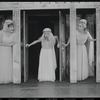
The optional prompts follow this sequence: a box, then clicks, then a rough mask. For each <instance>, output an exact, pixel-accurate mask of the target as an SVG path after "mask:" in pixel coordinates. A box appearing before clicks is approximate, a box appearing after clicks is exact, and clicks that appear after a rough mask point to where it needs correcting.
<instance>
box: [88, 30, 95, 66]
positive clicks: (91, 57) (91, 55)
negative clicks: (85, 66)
mask: <svg viewBox="0 0 100 100" xmlns="http://www.w3.org/2000/svg"><path fill="white" fill-rule="evenodd" d="M90 39H93V38H92V36H91V35H90V33H89V32H88V41H89V64H90V66H92V62H94V42H93V41H90Z"/></svg>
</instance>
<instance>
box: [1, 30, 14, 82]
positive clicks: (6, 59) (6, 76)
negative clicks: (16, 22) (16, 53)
mask: <svg viewBox="0 0 100 100" xmlns="http://www.w3.org/2000/svg"><path fill="white" fill-rule="evenodd" d="M2 32H3V31H2ZM0 34H1V32H0ZM12 41H13V35H11V36H6V34H5V33H4V32H3V37H2V42H3V43H11V42H12ZM12 81H13V49H12V47H7V46H0V84H2V83H9V82H12Z"/></svg>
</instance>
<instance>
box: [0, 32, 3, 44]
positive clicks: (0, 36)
mask: <svg viewBox="0 0 100 100" xmlns="http://www.w3.org/2000/svg"><path fill="white" fill-rule="evenodd" d="M2 38H3V33H2V31H0V43H1V42H2Z"/></svg>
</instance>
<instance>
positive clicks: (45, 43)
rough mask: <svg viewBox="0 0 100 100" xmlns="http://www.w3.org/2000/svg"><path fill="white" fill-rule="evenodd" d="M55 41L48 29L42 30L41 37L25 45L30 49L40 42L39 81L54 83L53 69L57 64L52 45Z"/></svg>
mask: <svg viewBox="0 0 100 100" xmlns="http://www.w3.org/2000/svg"><path fill="white" fill-rule="evenodd" d="M56 41H58V38H57V36H53V34H52V32H51V29H50V28H45V29H44V30H43V35H42V36H41V37H40V38H39V39H38V40H35V41H33V42H32V43H31V44H27V45H26V46H27V47H30V46H32V45H34V44H36V43H38V42H41V45H42V48H41V51H40V57H39V69H38V80H39V81H55V69H56V67H57V64H56V56H55V50H54V45H55V42H56Z"/></svg>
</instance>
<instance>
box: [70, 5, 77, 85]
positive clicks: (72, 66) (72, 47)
mask: <svg viewBox="0 0 100 100" xmlns="http://www.w3.org/2000/svg"><path fill="white" fill-rule="evenodd" d="M75 33H76V9H75V8H74V5H73V4H72V5H71V9H70V82H71V83H76V82H77V65H76V64H77V57H76V56H77V55H76V34H75Z"/></svg>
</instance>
